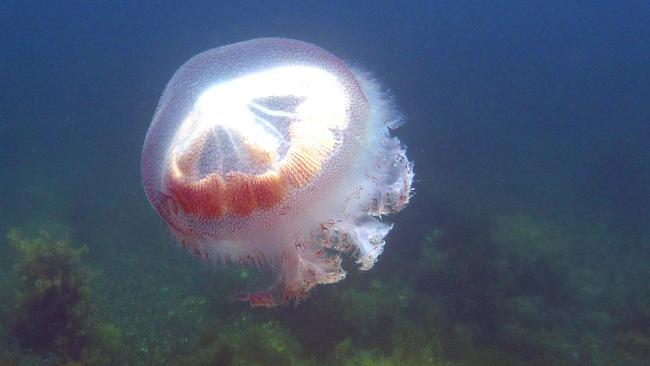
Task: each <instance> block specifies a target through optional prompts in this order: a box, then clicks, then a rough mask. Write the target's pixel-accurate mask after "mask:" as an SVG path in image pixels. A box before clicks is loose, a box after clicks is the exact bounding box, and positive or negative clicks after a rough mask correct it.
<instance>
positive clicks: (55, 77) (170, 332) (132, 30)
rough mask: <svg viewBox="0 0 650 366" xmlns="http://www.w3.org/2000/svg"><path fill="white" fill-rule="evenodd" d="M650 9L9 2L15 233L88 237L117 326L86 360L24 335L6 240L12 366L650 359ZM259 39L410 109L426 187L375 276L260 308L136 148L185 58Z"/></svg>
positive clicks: (6, 178)
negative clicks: (164, 206) (210, 258)
mask: <svg viewBox="0 0 650 366" xmlns="http://www.w3.org/2000/svg"><path fill="white" fill-rule="evenodd" d="M649 16H650V5H649V4H648V3H646V2H635V1H627V2H617V1H592V2H527V3H525V4H524V3H521V2H516V1H493V2H472V1H436V2H406V3H405V2H398V1H395V2H389V1H387V2H376V1H359V2H353V3H348V2H344V1H337V2H328V3H325V2H322V3H321V2H315V3H300V4H298V3H290V2H265V1H259V2H252V1H246V2H242V3H237V4H235V3H230V2H223V3H220V2H214V1H205V2H192V1H190V2H184V3H181V2H176V1H156V2H139V1H137V2H136V1H111V2H100V1H97V2H91V3H89V2H85V1H69V2H64V3H50V2H38V1H15V2H14V1H8V2H7V1H5V2H3V3H2V4H0V47H1V48H0V70H1V71H0V86H1V88H2V92H0V232H1V233H2V235H1V236H0V237H2V238H4V236H5V234H6V233H7V232H8V231H9V230H10V228H19V229H20V230H22V231H23V232H24V233H25V235H26V236H27V237H30V236H32V237H33V236H37V235H38V232H39V231H42V230H45V231H47V232H49V233H50V234H49V235H50V236H51V237H66V238H68V239H69V240H70V242H71V243H72V245H73V246H74V247H79V246H81V245H86V246H87V247H88V249H89V250H88V253H87V254H85V255H84V256H83V259H82V263H81V265H84V266H87V267H88V268H90V269H91V270H92V271H94V272H96V275H95V276H94V277H93V279H92V281H91V282H90V283H91V284H90V285H89V286H91V287H92V296H91V297H89V298H88V300H87V301H89V302H92V303H93V306H95V308H93V309H94V310H92V311H91V313H92V314H94V315H93V316H95V317H98V318H101V320H99V322H101V323H102V324H110V325H111V327H112V328H110V329H112V330H113V331H112V332H108V333H110V335H109V336H107V335H106V333H107V332H104V333H103V334H104V336H103V338H102V337H96V338H102V339H103V340H96V339H95V340H94V341H89V342H88V343H87V349H88V351H87V352H86V356H79V355H77V356H70V355H68V354H65V352H62V351H60V349H56V347H54V348H52V349H47V347H45V348H44V349H41V350H35V349H34V347H27V346H25V342H24V339H22V340H21V337H20V336H19V335H17V331H16V326H15V324H16V319H17V318H19V316H18V315H16V314H17V311H19V310H17V309H19V308H20V304H21V302H20V299H18V298H17V297H16V296H15V292H16V291H14V289H16V288H18V287H19V285H18V283H19V282H20V279H19V278H17V276H16V270H15V267H14V265H15V264H16V263H19V262H20V260H21V259H20V258H21V257H20V255H19V253H18V251H17V250H16V248H15V246H12V245H9V243H10V240H6V241H0V243H1V244H2V246H1V247H0V274H2V277H1V278H2V280H0V296H2V301H1V302H2V304H0V321H1V323H0V325H1V326H0V336H1V338H0V361H2V362H0V363H23V364H41V363H45V362H49V363H50V364H57V363H61V362H63V361H62V360H71V359H72V360H77V361H79V360H82V361H81V362H84V361H83V360H86V361H85V362H92V363H96V364H226V365H227V364H232V365H239V364H254V363H257V364H272V365H275V364H277V365H281V364H314V365H319V364H336V365H339V364H341V365H343V364H346V365H357V364H364V363H363V362H367V363H366V364H394V363H397V362H399V363H401V364H413V365H422V364H443V363H444V362H456V363H458V364H461V365H464V364H468V365H503V364H537V365H548V364H558V365H564V364H575V365H606V364H621V365H626V364H629V365H642V364H647V360H648V359H650V286H648V278H650V230H649V229H648V228H649V225H648V223H649V222H650V169H649V168H648V166H650V151H649V150H650V149H649V148H648V147H649V144H648V138H649V137H650V124H648V121H650V21H649V19H650V18H649ZM267 36H273V37H289V38H296V39H300V40H303V41H307V42H310V43H314V44H316V45H319V46H321V47H323V48H325V49H327V50H329V51H331V52H332V53H334V54H335V55H337V56H339V57H341V58H342V59H344V60H345V61H347V62H349V63H351V64H353V65H357V66H360V67H362V68H365V69H368V70H369V71H371V72H373V74H374V75H375V76H376V77H377V78H378V79H379V80H381V81H382V83H383V86H384V87H385V88H387V89H388V90H390V92H391V94H392V95H393V96H394V98H395V101H396V104H397V105H398V107H399V109H400V110H401V111H402V112H403V113H404V114H405V116H406V117H407V119H408V123H407V124H405V125H404V126H402V127H401V128H400V129H398V130H397V131H396V134H397V136H399V138H400V139H401V140H402V141H403V142H404V144H405V145H406V146H407V147H408V155H409V158H410V159H412V160H413V161H414V162H415V168H416V183H415V196H414V198H413V200H412V203H411V204H410V205H409V206H408V207H407V208H406V209H405V210H404V211H403V212H402V213H401V214H400V215H398V216H396V217H395V221H396V226H395V229H394V230H393V231H392V232H391V234H390V235H389V237H388V240H387V241H388V244H387V246H386V249H385V251H384V254H383V255H382V257H381V258H380V261H379V263H378V264H377V266H376V267H375V268H373V270H371V271H370V272H363V273H357V272H356V270H353V271H350V274H349V276H348V278H347V279H346V280H345V281H344V282H342V283H339V284H336V285H332V286H321V287H318V288H317V289H316V290H315V292H314V294H313V295H312V296H311V297H310V299H308V300H307V301H306V302H305V303H303V304H300V305H299V306H298V307H296V308H293V307H289V308H281V309H274V310H260V309H252V310H251V309H250V308H249V307H248V306H246V305H245V304H241V303H238V302H237V301H235V300H233V299H232V297H230V296H228V295H229V289H230V287H232V286H233V285H232V283H233V282H236V281H237V280H238V279H237V278H236V277H237V275H236V274H235V275H233V274H228V273H222V272H223V270H221V269H215V268H211V267H210V266H209V265H206V264H205V263H204V264H201V263H198V262H196V261H194V260H193V259H192V258H189V257H188V256H187V255H185V254H184V253H183V252H182V251H181V250H180V249H179V248H177V247H176V246H175V245H174V244H173V240H172V238H171V237H170V236H169V235H168V233H167V231H166V229H165V227H164V225H163V224H162V222H161V221H160V219H159V218H158V217H157V216H156V214H155V212H154V211H153V210H152V209H151V208H150V207H149V204H148V202H147V200H146V197H145V196H144V192H143V189H142V187H141V183H140V167H139V163H140V153H141V148H142V143H143V141H144V136H145V134H146V131H147V128H148V126H149V122H150V120H151V117H152V115H153V112H154V111H155V108H156V104H157V102H158V99H159V97H160V93H161V92H162V90H163V88H164V86H165V84H166V83H167V81H168V80H169V78H170V77H171V75H172V74H173V73H174V71H175V70H176V69H177V68H178V67H179V66H180V65H181V64H182V63H183V62H184V61H186V60H187V59H188V58H190V57H192V56H193V55H194V54H196V53H198V52H201V51H203V50H206V49H209V48H213V47H217V46H221V45H224V44H229V43H233V42H237V41H242V40H247V39H251V38H256V37H267ZM229 276H230V277H229ZM233 277H235V278H233ZM99 314H100V315H99ZM102 329H104V328H102ZM106 338H108V339H109V341H107V340H106ZM111 342H112V343H111ZM107 344H108V345H107ZM88 354H93V355H95V356H93V357H94V358H93V357H91V356H88ZM97 355H99V356H97ZM83 357H86V358H83ZM88 360H90V361H88ZM381 362H383V363H381Z"/></svg>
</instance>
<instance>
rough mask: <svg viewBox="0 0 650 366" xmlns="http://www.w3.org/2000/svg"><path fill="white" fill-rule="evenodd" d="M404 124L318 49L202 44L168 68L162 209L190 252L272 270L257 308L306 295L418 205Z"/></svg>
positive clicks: (364, 256)
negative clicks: (390, 217)
mask: <svg viewBox="0 0 650 366" xmlns="http://www.w3.org/2000/svg"><path fill="white" fill-rule="evenodd" d="M400 122H401V120H400V118H399V116H398V114H397V113H396V111H395V110H393V109H392V108H391V105H390V102H389V100H388V99H387V97H386V96H385V95H384V94H383V93H382V92H381V91H380V90H379V87H378V85H377V84H376V83H375V82H374V81H373V80H370V79H369V77H368V75H366V74H364V73H361V72H357V71H355V70H351V69H350V68H349V67H348V66H346V65H345V64H344V63H343V62H342V61H341V60H340V59H338V58H337V57H335V56H333V55H332V54H330V53H329V52H327V51H325V50H323V49H321V48H318V47H316V46H314V45H311V44H308V43H304V42H300V41H295V40H290V39H279V38H262V39H254V40H250V41H246V42H241V43H235V44H232V45H227V46H223V47H219V48H215V49H212V50H209V51H206V52H203V53H200V54H198V55H196V56H194V57H193V58H191V59H190V60H189V61H187V62H186V63H185V64H184V65H183V66H182V67H181V68H180V69H178V71H176V73H175V74H174V76H173V77H172V79H171V81H170V82H169V83H168V84H167V87H166V88H165V91H164V93H163V95H162V97H161V99H160V102H159V104H158V109H157V110H156V113H155V115H154V118H153V121H152V122H151V125H150V127H149V131H148V132H147V137H146V139H145V143H144V148H143V151H142V181H143V184H144V188H145V191H146V194H147V197H148V198H149V201H150V202H151V205H152V206H153V208H154V209H155V210H156V211H157V212H158V214H159V215H160V216H161V217H162V219H163V220H164V221H165V222H166V223H167V224H168V226H169V228H170V229H171V231H172V232H173V234H174V235H175V236H176V238H177V239H178V241H179V242H180V243H181V244H182V245H183V246H184V247H186V248H188V249H189V250H190V251H191V252H192V253H193V254H194V255H196V256H198V257H201V258H205V259H208V260H211V261H215V262H219V263H226V264H242V265H247V264H251V265H255V266H258V267H264V268H269V269H271V270H272V272H273V273H274V274H275V276H276V279H275V284H274V285H272V286H271V287H270V288H268V289H264V290H262V291H259V292H255V293H252V294H247V295H242V298H243V299H245V300H248V301H249V302H250V303H251V304H252V305H255V306H274V305H277V304H284V303H287V302H299V301H300V300H301V299H303V298H304V297H305V296H306V295H307V293H308V291H309V290H310V289H311V288H312V287H314V286H315V285H317V284H326V283H334V282H338V281H340V280H341V279H343V278H344V277H345V271H344V270H343V269H342V268H341V254H342V253H348V254H349V255H351V256H352V257H353V258H354V259H355V260H356V262H357V263H358V264H359V265H360V268H361V269H362V270H367V269H370V268H371V267H372V266H373V264H374V263H375V262H376V261H377V257H378V256H379V255H380V254H381V252H382V250H383V246H384V237H385V236H386V234H388V232H389V231H390V229H391V228H392V224H390V223H386V222H384V221H382V218H383V216H384V215H387V214H391V213H394V212H397V211H400V210H401V209H402V208H403V207H404V206H405V205H406V204H407V203H408V201H409V198H410V195H411V184H412V181H413V165H412V163H410V162H409V161H408V160H407V158H406V155H405V150H404V148H403V147H402V146H401V145H400V143H399V141H398V140H397V138H394V137H391V136H390V135H389V130H390V129H391V128H394V127H397V126H398V125H399V123H400Z"/></svg>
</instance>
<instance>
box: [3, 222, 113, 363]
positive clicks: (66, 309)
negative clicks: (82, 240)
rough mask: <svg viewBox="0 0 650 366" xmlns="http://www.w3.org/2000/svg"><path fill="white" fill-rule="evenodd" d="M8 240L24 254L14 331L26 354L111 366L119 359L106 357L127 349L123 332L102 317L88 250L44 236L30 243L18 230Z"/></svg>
mask: <svg viewBox="0 0 650 366" xmlns="http://www.w3.org/2000/svg"><path fill="white" fill-rule="evenodd" d="M7 239H8V241H9V244H10V245H11V246H12V247H13V248H14V249H15V250H16V252H17V255H18V256H17V260H16V263H15V265H14V267H13V270H14V276H15V279H14V280H15V282H16V284H15V289H16V295H15V299H14V303H13V309H12V313H13V321H12V323H11V330H10V332H11V335H12V336H13V337H14V339H15V341H16V343H17V345H18V346H19V347H20V352H22V353H24V356H29V357H33V356H37V357H41V358H43V359H47V360H49V361H54V362H55V363H57V364H63V363H67V364H74V363H77V362H79V363H83V364H104V363H110V362H111V359H112V358H113V357H114V356H111V355H110V354H106V352H109V353H113V354H114V352H115V351H116V350H117V348H120V347H121V332H120V331H119V329H118V328H116V327H115V326H114V325H112V324H110V323H103V322H101V321H100V317H99V316H98V315H97V314H98V311H97V310H98V308H97V306H96V305H95V304H94V303H93V301H92V297H91V280H92V278H93V276H94V272H93V271H92V270H91V269H90V268H89V267H88V266H86V265H84V264H83V263H82V256H83V255H84V254H85V253H86V252H87V250H88V249H87V247H85V246H84V247H81V248H75V247H73V246H72V245H71V244H70V242H69V241H68V240H65V239H52V238H51V237H50V236H49V235H48V234H47V233H46V232H44V231H42V232H41V233H40V234H39V235H38V236H36V237H33V238H27V237H25V236H23V234H22V233H21V232H20V231H19V230H17V229H12V230H10V231H9V233H8V235H7ZM30 354H31V355H30ZM53 358H54V359H55V360H52V359H53Z"/></svg>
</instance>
